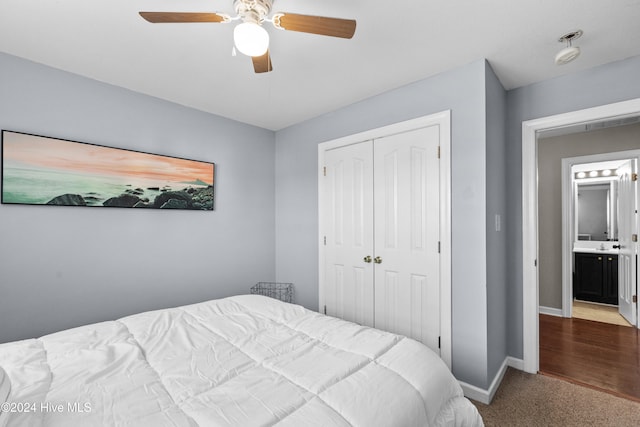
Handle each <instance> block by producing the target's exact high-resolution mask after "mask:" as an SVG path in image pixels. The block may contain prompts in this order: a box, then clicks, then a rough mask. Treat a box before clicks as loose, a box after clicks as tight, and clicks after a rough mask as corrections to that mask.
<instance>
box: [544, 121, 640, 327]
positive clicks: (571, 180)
mask: <svg viewBox="0 0 640 427" xmlns="http://www.w3.org/2000/svg"><path fill="white" fill-rule="evenodd" d="M635 126H636V128H633V129H638V128H639V127H640V125H638V124H636V125H635ZM619 129H620V128H619V127H617V128H612V129H611V131H609V132H607V131H604V132H599V133H594V134H592V135H590V136H589V137H588V138H587V137H585V143H587V144H588V143H589V141H590V140H594V139H595V140H599V139H600V138H602V137H604V138H606V137H609V142H610V145H611V147H613V148H616V147H621V146H622V147H624V148H626V147H627V146H630V147H633V146H637V145H638V144H639V143H640V141H639V140H636V138H628V136H629V135H628V134H631V135H634V134H635V133H638V131H632V132H622V133H620V132H619ZM581 137H584V135H583V134H578V137H577V138H575V141H578V142H579V138H581ZM621 138H622V140H620V139H621ZM547 142H550V141H547ZM543 145H544V144H541V148H542V146H543ZM639 159H640V150H626V151H616V152H608V153H602V154H594V155H586V156H578V157H568V158H563V159H562V216H561V218H559V220H560V221H561V223H562V225H561V227H562V249H561V250H562V256H561V259H562V313H561V315H562V316H563V317H566V318H571V317H577V318H582V319H587V320H594V321H601V322H602V321H603V322H608V323H613V324H618V325H625V326H631V325H635V324H636V313H635V310H634V307H632V306H631V300H630V299H629V298H624V297H623V298H622V299H621V298H620V296H621V295H623V296H624V295H626V294H627V292H626V291H625V292H619V290H621V289H622V290H625V289H627V288H629V287H630V286H631V284H634V288H635V283H636V277H635V275H636V268H635V264H636V259H635V254H634V257H633V258H632V259H629V258H628V257H625V254H628V252H629V250H628V249H626V250H623V251H622V256H620V246H621V243H620V242H619V228H620V227H619V224H622V233H623V235H631V234H633V233H637V232H638V231H637V229H636V228H637V224H636V223H637V221H636V220H635V219H636V218H635V215H636V214H635V212H636V210H637V201H638V194H637V190H636V189H635V188H633V189H631V191H629V189H626V187H625V185H626V184H624V182H623V181H624V180H625V179H626V178H625V176H624V174H625V173H630V172H631V170H632V171H636V172H637V165H638V161H639ZM621 183H622V187H621ZM634 187H635V186H634ZM620 188H622V189H623V190H624V191H620ZM539 191H543V189H540V190H539ZM620 208H622V209H620ZM540 209H547V210H548V209H549V208H548V207H547V208H545V207H543V206H541V207H540ZM542 222H543V224H541V231H542V235H541V236H540V238H541V239H546V238H548V236H545V233H544V230H545V226H544V221H542ZM634 224H635V227H634ZM630 226H631V228H633V229H632V230H629V229H628V228H629V227H630ZM622 239H623V240H625V239H626V237H624V236H623V237H622ZM541 261H542V260H541ZM541 270H542V271H541V276H544V274H546V273H545V270H544V269H541ZM626 281H630V283H627V282H626ZM554 282H555V280H554ZM544 284H545V281H544V280H542V285H541V292H543V290H544ZM634 290H635V289H634ZM634 294H635V293H634ZM574 309H575V310H574ZM540 311H541V313H543V312H544V310H542V309H541V310H540ZM551 314H553V313H551Z"/></svg>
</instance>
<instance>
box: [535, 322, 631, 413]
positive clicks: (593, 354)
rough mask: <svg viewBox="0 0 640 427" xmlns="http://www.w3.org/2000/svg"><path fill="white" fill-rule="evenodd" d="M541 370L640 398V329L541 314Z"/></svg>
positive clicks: (625, 395)
mask: <svg viewBox="0 0 640 427" xmlns="http://www.w3.org/2000/svg"><path fill="white" fill-rule="evenodd" d="M539 318H540V372H541V373H542V374H547V375H552V376H557V377H562V378H565V379H567V380H569V381H573V382H577V383H581V384H584V385H587V386H591V387H595V388H598V389H602V390H604V391H608V392H610V393H613V394H616V395H619V396H624V397H627V398H630V399H633V400H637V401H640V334H639V333H638V329H637V328H633V327H627V326H619V325H612V324H608V323H601V322H594V321H591V320H583V319H576V318H573V319H567V318H563V317H556V316H548V315H544V314H541V315H540V316H539Z"/></svg>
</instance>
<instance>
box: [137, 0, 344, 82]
mask: <svg viewBox="0 0 640 427" xmlns="http://www.w3.org/2000/svg"><path fill="white" fill-rule="evenodd" d="M272 5H273V0H234V2H233V7H234V9H235V11H236V14H237V15H236V16H233V17H232V16H229V15H227V14H224V13H214V12H202V13H201V12H140V16H142V17H143V18H144V19H146V20H147V21H149V22H151V23H154V24H159V23H163V24H164V23H193V22H208V23H223V24H224V23H228V22H232V21H237V20H241V21H242V23H240V24H238V25H236V27H235V28H234V31H233V39H234V43H235V47H236V48H237V49H238V50H239V51H240V52H241V53H243V54H245V55H247V56H250V57H251V59H252V61H253V69H254V71H255V72H256V73H266V72H269V71H272V70H273V66H272V64H271V57H270V55H269V33H268V32H267V31H266V30H265V29H264V28H263V27H262V23H263V22H271V23H272V24H273V26H274V27H276V28H278V29H280V30H287V31H298V32H302V33H311V34H319V35H322V36H331V37H341V38H345V39H350V38H351V37H353V34H354V33H355V31H356V21H355V20H353V19H341V18H328V17H325V16H312V15H300V14H296V13H283V12H277V13H274V14H273V15H272V16H271V17H269V16H268V15H269V14H270V13H271V6H272Z"/></svg>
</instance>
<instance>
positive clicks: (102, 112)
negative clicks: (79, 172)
mask: <svg viewBox="0 0 640 427" xmlns="http://www.w3.org/2000/svg"><path fill="white" fill-rule="evenodd" d="M0 128H2V129H9V130H15V131H22V132H28V133H34V134H40V135H45V136H53V137H59V138H64V139H70V140H75V141H82V142H89V143H95V144H100V145H106V146H111V147H119V148H126V149H134V150H138V151H144V152H149V153H156V154H163V155H170V156H176V157H184V158H190V159H196V160H204V161H209V162H215V163H216V167H217V169H216V184H215V191H216V201H215V202H216V209H215V211H214V212H195V211H159V210H133V209H106V208H103V209H101V208H78V207H49V206H19V205H0V342H5V341H9V340H17V339H23V338H28V337H34V336H40V335H42V334H45V333H49V332H52V331H56V330H59V329H63V328H68V327H73V326H77V325H81V324H86V323H90V322H95V321H101V320H105V319H114V318H117V317H120V316H123V315H127V314H131V313H134V312H139V311H142V310H147V309H155V308H160V307H167V306H175V305H179V304H185V303H191V302H196V301H202V300H205V299H210V298H217V297H223V296H227V295H231V294H237V293H246V292H247V291H248V289H249V287H250V286H251V285H252V284H254V283H256V282H257V281H261V280H274V279H275V268H274V265H275V256H274V253H273V248H274V240H275V236H274V224H275V219H274V197H275V187H274V147H275V137H274V133H273V132H271V131H266V130H263V129H259V128H256V127H252V126H247V125H244V124H240V123H237V122H233V121H230V120H226V119H223V118H220V117H216V116H213V115H210V114H205V113H202V112H198V111H195V110H192V109H188V108H185V107H181V106H179V105H176V104H171V103H168V102H165V101H161V100H158V99H155V98H151V97H148V96H143V95H140V94H136V93H133V92H130V91H127V90H124V89H120V88H116V87H113V86H109V85H106V84H103V83H99V82H97V81H93V80H89V79H85V78H82V77H78V76H75V75H72V74H69V73H65V72H62V71H58V70H55V69H52V68H48V67H45V66H42V65H39V64H35V63H32V62H29V61H25V60H22V59H18V58H16V57H12V56H9V55H6V54H2V53H0Z"/></svg>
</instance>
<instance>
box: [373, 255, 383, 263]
mask: <svg viewBox="0 0 640 427" xmlns="http://www.w3.org/2000/svg"><path fill="white" fill-rule="evenodd" d="M373 262H375V263H376V264H382V258H380V257H379V256H377V257H375V258H374V259H373Z"/></svg>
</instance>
